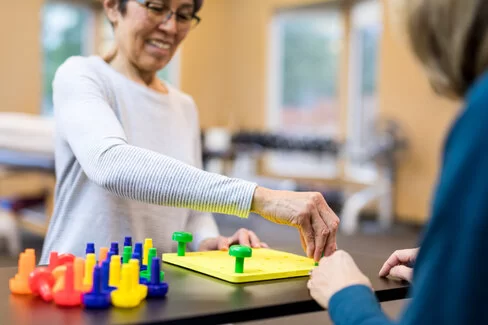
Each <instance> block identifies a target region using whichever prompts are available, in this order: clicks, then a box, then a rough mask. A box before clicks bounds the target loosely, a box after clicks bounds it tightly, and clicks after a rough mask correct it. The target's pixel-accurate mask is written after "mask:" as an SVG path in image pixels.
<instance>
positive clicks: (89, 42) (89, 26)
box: [40, 0, 101, 117]
mask: <svg viewBox="0 0 488 325" xmlns="http://www.w3.org/2000/svg"><path fill="white" fill-rule="evenodd" d="M49 5H65V6H69V7H72V8H75V9H82V10H86V13H87V23H86V26H85V27H84V28H83V29H84V30H83V32H82V33H83V35H84V36H83V38H84V40H83V41H82V50H81V53H80V55H84V56H85V55H90V54H92V53H95V50H96V47H97V39H96V36H97V23H96V22H97V14H98V11H100V8H101V6H100V5H97V4H96V3H95V2H88V3H87V2H86V1H81V0H48V1H46V2H44V3H43V7H42V12H41V32H40V38H41V48H42V66H43V69H44V62H45V59H46V57H45V53H44V10H45V8H46V6H49ZM42 80H43V82H42V85H41V86H42V88H41V93H42V98H41V99H42V100H41V109H40V112H41V115H42V116H48V117H49V116H52V115H53V107H47V106H46V101H45V93H44V91H45V87H46V85H45V84H44V70H43V71H42Z"/></svg>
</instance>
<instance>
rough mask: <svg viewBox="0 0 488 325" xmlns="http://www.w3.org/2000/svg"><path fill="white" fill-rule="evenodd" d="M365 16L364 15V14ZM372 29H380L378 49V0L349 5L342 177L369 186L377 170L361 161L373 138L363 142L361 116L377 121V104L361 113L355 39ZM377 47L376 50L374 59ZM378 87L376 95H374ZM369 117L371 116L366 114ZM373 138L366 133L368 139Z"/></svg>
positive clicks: (359, 51)
mask: <svg viewBox="0 0 488 325" xmlns="http://www.w3.org/2000/svg"><path fill="white" fill-rule="evenodd" d="M368 11H369V14H365V12H368ZM368 26H374V27H376V28H379V30H380V40H379V42H378V47H381V43H380V42H381V34H382V32H383V6H382V3H381V1H379V0H358V1H355V2H354V3H353V4H352V6H351V11H350V28H349V49H350V50H349V57H348V70H349V72H348V95H347V131H346V136H347V141H346V148H347V150H346V155H345V156H346V157H345V164H344V178H345V179H346V180H350V181H354V182H358V183H362V184H372V183H374V182H375V181H376V180H377V178H378V172H379V171H378V168H377V166H376V164H375V163H374V162H371V161H367V162H362V161H361V158H362V157H363V156H364V154H367V148H362V145H363V144H364V143H365V141H366V143H368V142H369V143H371V140H373V139H371V138H370V139H366V140H365V139H363V136H364V134H363V132H362V131H363V130H365V129H367V127H368V126H367V125H365V122H366V121H367V120H368V119H367V118H366V119H365V118H364V114H365V113H366V114H373V118H372V119H373V120H375V121H377V120H378V114H379V102H378V101H377V103H376V107H375V111H374V112H364V111H363V109H362V107H363V106H364V105H363V101H362V100H363V96H362V84H361V83H362V81H363V79H362V62H361V61H362V54H363V53H362V46H361V45H362V43H358V42H362V41H363V39H362V38H358V35H360V32H359V31H360V30H361V28H364V27H368ZM379 53H380V48H378V56H379ZM376 59H377V63H378V64H377V72H376V73H377V76H378V78H377V80H379V57H377V58H376ZM378 94H379V92H378V84H377V85H376V96H378ZM370 117H371V115H370ZM373 136H374V135H371V134H370V137H373Z"/></svg>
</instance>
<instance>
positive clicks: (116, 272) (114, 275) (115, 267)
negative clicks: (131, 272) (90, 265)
mask: <svg viewBox="0 0 488 325" xmlns="http://www.w3.org/2000/svg"><path fill="white" fill-rule="evenodd" d="M121 264H122V263H121V261H120V255H112V257H110V270H109V276H108V279H109V280H108V285H109V286H111V287H114V288H117V287H118V286H119V283H120V267H121Z"/></svg>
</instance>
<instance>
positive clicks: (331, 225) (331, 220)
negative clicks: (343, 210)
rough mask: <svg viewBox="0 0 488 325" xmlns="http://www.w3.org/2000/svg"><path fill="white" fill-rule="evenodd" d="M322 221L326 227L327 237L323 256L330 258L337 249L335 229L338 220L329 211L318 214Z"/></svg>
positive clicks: (337, 225)
mask: <svg viewBox="0 0 488 325" xmlns="http://www.w3.org/2000/svg"><path fill="white" fill-rule="evenodd" d="M320 215H321V216H322V220H324V222H325V224H326V225H327V228H328V231H329V235H328V236H327V241H326V243H325V252H324V256H330V255H331V254H332V253H334V252H335V251H336V249H337V236H336V234H337V229H338V228H339V218H338V217H337V216H336V215H335V214H334V213H330V212H329V211H325V212H322V213H320Z"/></svg>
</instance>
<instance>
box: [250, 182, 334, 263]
mask: <svg viewBox="0 0 488 325" xmlns="http://www.w3.org/2000/svg"><path fill="white" fill-rule="evenodd" d="M251 210H252V211H253V212H255V213H257V214H259V215H261V216H262V217H263V218H265V219H268V220H270V221H272V222H274V223H278V224H284V225H289V226H293V227H296V228H298V230H299V232H300V239H301V242H302V247H303V249H304V250H305V252H306V254H307V256H308V257H310V258H314V259H315V261H318V260H319V259H320V258H321V257H322V255H325V256H329V255H330V254H332V253H333V252H334V251H335V250H336V247H337V246H336V232H337V229H338V227H339V218H338V217H337V215H336V214H335V213H334V211H332V209H331V208H330V207H329V206H328V205H327V202H325V199H324V197H323V196H322V194H320V193H317V192H291V191H275V190H269V189H265V188H262V187H258V188H257V189H256V191H255V193H254V198H253V202H252V207H251Z"/></svg>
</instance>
